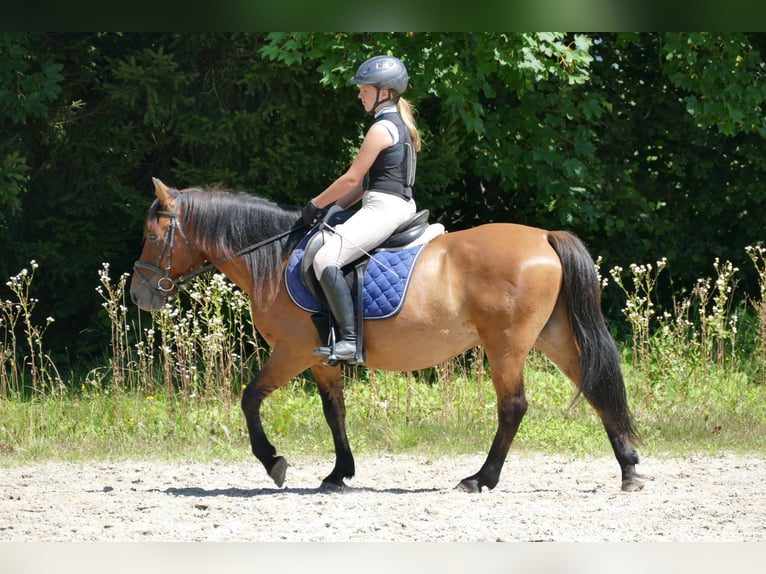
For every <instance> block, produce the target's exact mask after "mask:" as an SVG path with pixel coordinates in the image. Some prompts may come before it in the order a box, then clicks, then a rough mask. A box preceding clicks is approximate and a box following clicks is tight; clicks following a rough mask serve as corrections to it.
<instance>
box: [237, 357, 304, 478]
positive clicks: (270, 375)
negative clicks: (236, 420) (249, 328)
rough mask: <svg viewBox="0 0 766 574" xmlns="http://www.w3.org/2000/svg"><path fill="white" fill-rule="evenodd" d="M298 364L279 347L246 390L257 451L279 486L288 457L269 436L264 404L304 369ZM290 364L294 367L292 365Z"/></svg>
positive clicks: (245, 407) (245, 410) (250, 430)
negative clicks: (265, 421)
mask: <svg viewBox="0 0 766 574" xmlns="http://www.w3.org/2000/svg"><path fill="white" fill-rule="evenodd" d="M295 364H298V362H297V361H296V360H295V358H294V357H291V356H288V355H286V354H285V353H282V352H280V350H279V349H278V348H275V349H273V350H272V353H271V356H270V358H269V360H268V361H266V363H265V364H264V366H263V369H262V370H261V372H260V373H258V375H256V377H255V378H254V379H253V380H252V381H250V383H249V384H248V385H247V387H245V390H244V391H243V392H242V402H241V405H242V412H243V413H244V415H245V421H246V422H247V430H248V433H249V435H250V446H251V447H252V450H253V454H254V455H255V456H256V458H257V459H258V460H259V461H261V464H263V466H264V468H265V469H266V472H267V473H268V474H269V476H270V477H271V479H272V480H273V481H274V483H275V484H276V485H277V486H279V487H281V486H282V485H283V484H284V482H285V474H286V472H287V461H286V460H285V458H284V457H283V456H277V450H276V449H275V448H274V446H273V445H272V444H271V443H270V442H269V439H268V438H267V437H266V433H265V432H264V430H263V424H262V423H261V405H262V404H263V401H264V399H265V398H266V397H267V396H269V395H270V394H271V393H272V392H274V391H275V390H276V389H278V388H279V387H281V386H283V385H285V384H286V383H288V382H289V381H290V379H292V378H293V377H295V376H296V375H298V374H299V373H301V372H302V371H303V369H300V370H298V371H296V370H295V367H294V365H295ZM290 365H293V367H292V368H291V367H290Z"/></svg>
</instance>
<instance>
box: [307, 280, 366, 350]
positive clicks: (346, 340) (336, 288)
mask: <svg viewBox="0 0 766 574" xmlns="http://www.w3.org/2000/svg"><path fill="white" fill-rule="evenodd" d="M319 285H320V286H321V287H322V290H323V291H324V295H325V298H326V299H327V304H328V305H329V307H330V312H331V313H332V316H333V317H334V318H335V326H336V335H337V338H336V340H335V345H334V346H328V347H317V348H316V349H314V352H315V353H316V354H317V355H320V356H322V357H327V361H328V362H337V361H346V362H348V363H351V364H354V363H356V362H357V361H356V325H355V323H354V301H353V299H352V298H351V291H350V290H349V288H348V285H347V284H346V280H345V279H343V273H342V272H341V270H340V269H339V268H338V267H326V268H325V269H324V270H323V271H322V276H321V277H320V278H319Z"/></svg>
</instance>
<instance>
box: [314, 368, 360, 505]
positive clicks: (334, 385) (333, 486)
mask: <svg viewBox="0 0 766 574" xmlns="http://www.w3.org/2000/svg"><path fill="white" fill-rule="evenodd" d="M312 372H313V374H314V379H315V380H316V383H317V387H318V389H319V395H320V396H321V397H322V409H323V410H324V417H325V420H326V421H327V425H328V426H329V427H330V431H331V432H332V439H333V443H334V444H335V467H334V468H333V470H332V472H331V473H330V474H329V475H327V476H326V477H325V479H324V480H323V481H322V486H321V488H322V489H324V490H338V491H339V490H343V489H344V488H345V487H346V483H345V482H344V481H343V479H344V478H353V476H354V473H355V471H356V469H355V466H354V456H353V454H352V453H351V446H350V445H349V442H348V436H347V435H346V403H345V399H344V397H343V384H342V381H341V376H340V367H328V366H324V365H319V366H315V367H314V368H313V369H312Z"/></svg>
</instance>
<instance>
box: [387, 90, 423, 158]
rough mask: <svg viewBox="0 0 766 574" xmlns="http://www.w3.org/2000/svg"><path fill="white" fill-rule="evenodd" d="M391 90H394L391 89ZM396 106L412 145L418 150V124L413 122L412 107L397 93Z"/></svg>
mask: <svg viewBox="0 0 766 574" xmlns="http://www.w3.org/2000/svg"><path fill="white" fill-rule="evenodd" d="M391 91H392V92H393V91H394V90H391ZM397 96H398V97H397V98H396V99H395V100H396V108H397V109H398V110H399V115H400V116H402V120H403V121H404V125H405V126H407V130H408V131H409V132H410V137H411V138H412V145H413V146H414V147H415V151H420V132H419V131H418V126H417V125H416V124H415V115H414V108H413V107H412V104H410V103H409V102H408V101H407V100H405V99H404V98H403V97H401V96H399V95H398V94H397Z"/></svg>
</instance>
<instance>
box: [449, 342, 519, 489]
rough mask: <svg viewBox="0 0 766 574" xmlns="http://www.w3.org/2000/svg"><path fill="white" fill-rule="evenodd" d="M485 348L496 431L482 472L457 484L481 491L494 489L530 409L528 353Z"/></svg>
mask: <svg viewBox="0 0 766 574" xmlns="http://www.w3.org/2000/svg"><path fill="white" fill-rule="evenodd" d="M486 351H487V357H488V358H489V363H490V367H491V370H492V382H493V384H494V386H495V392H496V393H497V432H496V433H495V438H494V439H493V441H492V446H491V447H490V449H489V454H488V455H487V459H486V461H485V462H484V464H483V465H482V467H481V469H479V472H477V473H476V474H474V475H472V476H469V477H468V478H464V479H463V480H461V481H460V484H458V486H457V488H459V489H461V490H464V491H466V492H481V489H482V488H483V487H485V486H486V487H487V488H489V489H492V488H494V487H495V486H496V485H497V483H498V481H499V480H500V471H501V470H502V469H503V464H505V459H506V457H507V456H508V450H509V449H510V447H511V443H512V442H513V439H514V437H515V436H516V432H517V431H518V430H519V425H520V424H521V420H522V419H523V418H524V415H525V414H526V412H527V398H526V396H525V394H524V379H523V366H524V361H525V359H526V355H527V353H526V352H524V353H520V354H518V355H517V356H515V357H514V356H513V355H512V354H510V353H511V352H510V351H507V350H505V351H504V354H503V355H499V354H496V355H494V356H493V353H492V351H491V350H490V348H487V349H486Z"/></svg>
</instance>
